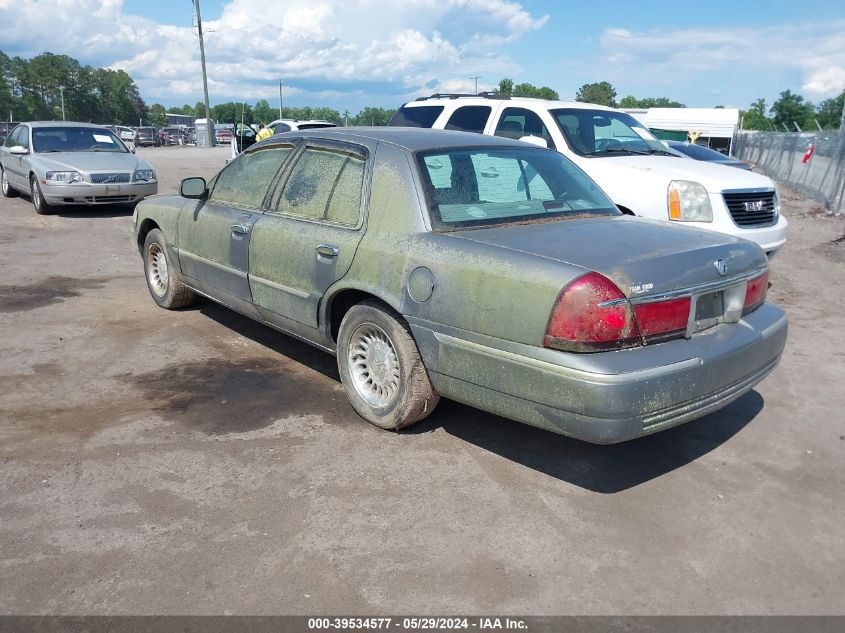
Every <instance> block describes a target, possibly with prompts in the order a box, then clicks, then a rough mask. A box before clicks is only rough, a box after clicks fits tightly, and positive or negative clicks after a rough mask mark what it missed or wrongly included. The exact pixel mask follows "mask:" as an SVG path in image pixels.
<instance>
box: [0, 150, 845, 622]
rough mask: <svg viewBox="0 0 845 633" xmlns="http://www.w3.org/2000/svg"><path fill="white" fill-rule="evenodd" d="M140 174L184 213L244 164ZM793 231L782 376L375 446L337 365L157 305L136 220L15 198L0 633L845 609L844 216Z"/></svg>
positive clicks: (219, 316) (205, 313) (463, 422)
mask: <svg viewBox="0 0 845 633" xmlns="http://www.w3.org/2000/svg"><path fill="white" fill-rule="evenodd" d="M139 154H140V155H142V156H144V157H146V158H148V159H149V160H150V161H151V162H152V163H153V165H154V166H155V167H156V169H157V170H158V173H159V174H160V175H161V177H162V183H161V185H160V187H161V191H162V192H166V191H173V190H175V189H176V187H177V186H178V181H179V179H180V178H182V177H184V176H186V175H189V174H198V175H205V176H207V177H208V176H211V175H213V174H214V173H215V172H216V170H217V169H219V168H220V167H221V166H222V165H223V164H224V162H225V159H226V158H227V157H228V149H226V148H217V149H196V148H161V149H141V150H139ZM784 209H785V211H784V212H785V215H787V216H788V218H789V220H790V222H791V226H790V232H789V242H788V243H787V245H786V247H785V248H784V249H783V251H782V253H781V254H779V255H778V256H777V257H776V258H775V259H774V260H773V262H772V274H771V280H772V283H773V284H774V286H773V288H772V290H771V292H770V295H769V296H770V298H771V299H772V300H773V301H775V302H776V303H778V304H780V305H781V306H783V307H784V308H785V309H786V311H787V312H788V315H789V319H790V338H789V342H788V345H787V349H786V352H785V355H784V357H783V361H782V363H781V364H780V366H779V367H778V369H777V370H776V371H775V372H774V373H773V374H772V375H771V376H770V377H768V378H767V379H766V380H765V381H764V382H763V383H761V384H760V385H759V386H758V387H757V389H755V390H754V391H752V392H750V393H749V394H747V395H746V396H744V397H743V398H741V399H740V400H738V401H737V402H735V403H734V404H732V405H730V406H729V407H727V408H726V409H724V410H722V411H720V412H718V413H715V414H713V415H710V416H707V417H706V418H703V419H701V420H698V421H696V422H693V423H690V424H687V425H685V426H683V427H680V428H676V429H673V430H670V431H666V432H663V433H660V434H658V435H655V436H651V437H648V438H644V439H641V440H637V441H634V442H629V443H626V444H622V445H616V446H604V447H603V446H593V445H589V444H585V443H582V442H578V441H575V440H570V439H567V438H564V437H561V436H557V435H553V434H550V433H546V432H544V431H540V430H537V429H532V428H530V427H527V426H524V425H520V424H518V423H515V422H511V421H508V420H505V419H502V418H498V417H495V416H492V415H489V414H487V413H483V412H481V411H478V410H475V409H472V408H470V407H466V406H463V405H459V404H456V403H453V402H448V401H443V402H441V404H440V407H439V408H438V409H437V411H436V412H435V413H434V414H433V415H432V416H431V417H430V418H429V419H427V420H426V421H425V422H424V423H422V424H420V425H418V426H416V427H413V428H412V429H411V430H409V431H407V432H403V433H399V434H397V433H388V432H383V431H379V430H377V429H375V428H373V427H372V426H370V425H368V424H367V423H365V422H364V421H362V420H361V419H360V418H359V417H358V416H357V415H356V414H355V413H354V412H353V410H352V408H351V407H350V405H349V404H348V403H347V401H346V398H345V396H344V394H343V390H342V388H341V386H340V384H339V382H338V374H337V370H336V366H335V364H334V359H333V358H331V357H330V356H328V355H324V354H322V353H321V352H318V351H316V350H313V349H311V348H310V347H308V346H306V345H304V344H301V343H298V342H296V341H294V340H292V339H290V338H288V337H285V336H283V335H281V334H278V333H276V332H274V331H272V330H270V329H267V328H265V327H263V326H261V325H258V324H256V323H254V322H252V321H250V320H248V319H246V318H244V317H241V316H239V315H237V314H235V313H233V312H230V311H228V310H226V309H223V308H220V307H217V306H216V305H214V304H212V303H210V302H203V303H200V304H198V305H197V306H196V307H194V308H191V309H187V310H184V311H179V312H167V311H165V310H161V309H159V308H157V307H156V306H155V304H154V303H153V302H152V300H151V299H150V297H149V295H148V293H147V289H146V286H145V284H144V277H143V272H142V265H141V260H140V257H139V256H138V254H137V252H135V251H133V250H132V248H131V246H130V243H129V225H130V214H129V213H127V212H125V211H122V210H119V209H96V210H93V211H92V210H87V209H68V210H63V211H61V212H60V213H58V214H56V215H52V216H37V215H36V214H35V213H34V211H33V209H32V205H31V204H30V203H29V201H28V200H27V199H26V198H18V199H8V200H7V199H0V218H2V228H3V230H2V232H0V267H2V268H0V269H1V270H2V271H3V279H2V282H0V283H1V284H2V285H0V328H2V332H3V336H2V338H0V481H2V487H0V613H5V614H55V613H61V614H152V613H164V614H216V613H237V614H243V613H249V614H277V613H278V614H283V613H288V614H312V613H324V614H325V613H345V614H375V613H415V612H416V613H445V614H452V613H476V614H477V613H489V612H497V613H511V614H655V613H672V614H845V601H843V592H842V588H843V587H845V530H843V529H842V526H843V524H845V468H843V464H845V415H843V408H845V388H843V380H844V379H845V362H844V361H845V342H843V337H842V336H841V324H840V313H841V310H842V307H843V300H842V296H843V290H845V288H843V279H845V240H843V234H844V233H845V218H842V217H833V216H828V215H825V214H824V213H823V212H822V211H821V210H820V209H819V208H818V207H817V206H816V205H815V204H814V203H812V202H810V201H807V200H805V199H802V198H800V197H798V196H797V195H795V194H793V193H791V192H789V191H787V192H786V200H785V204H784Z"/></svg>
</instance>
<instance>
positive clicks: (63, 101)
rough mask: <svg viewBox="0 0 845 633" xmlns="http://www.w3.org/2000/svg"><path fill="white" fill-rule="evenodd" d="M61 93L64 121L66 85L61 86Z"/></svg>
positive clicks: (63, 119) (63, 118) (63, 117)
mask: <svg viewBox="0 0 845 633" xmlns="http://www.w3.org/2000/svg"><path fill="white" fill-rule="evenodd" d="M59 94H60V95H62V121H65V120H66V119H65V87H64V86H59Z"/></svg>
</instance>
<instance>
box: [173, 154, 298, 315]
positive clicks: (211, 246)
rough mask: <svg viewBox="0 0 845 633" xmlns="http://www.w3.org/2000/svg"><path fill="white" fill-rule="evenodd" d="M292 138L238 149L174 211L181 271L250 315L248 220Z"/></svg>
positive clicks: (258, 207)
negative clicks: (196, 195) (195, 197)
mask: <svg viewBox="0 0 845 633" xmlns="http://www.w3.org/2000/svg"><path fill="white" fill-rule="evenodd" d="M293 149H294V146H293V144H288V145H275V146H271V147H266V148H262V149H261V150H259V151H255V152H247V153H245V154H241V155H240V156H238V157H237V158H236V159H235V160H233V161H232V162H231V163H229V164H228V165H227V166H226V167H225V168H224V169H223V170H222V171H221V172H220V173H219V174H217V176H216V177H215V179H214V180H213V182H212V183H210V185H209V190H210V193H209V196H208V199H207V200H205V201H202V200H199V201H197V203H196V204H195V205H190V204H188V205H186V206H185V207H184V208H183V209H182V211H181V213H180V215H179V231H178V248H179V264H180V266H181V268H182V273H183V274H184V275H185V276H186V277H190V278H191V280H192V283H194V284H196V287H197V289H198V290H200V291H202V292H205V293H207V294H209V295H211V296H212V297H214V298H215V299H217V300H219V301H221V302H222V303H224V304H226V305H229V306H231V307H234V308H236V309H238V310H241V311H242V312H245V313H247V314H250V315H255V314H256V310H255V308H254V307H253V305H252V294H251V292H250V288H249V280H248V272H249V243H250V234H251V231H252V228H253V225H254V224H255V222H256V221H257V220H258V218H259V217H261V213H262V210H261V207H262V205H263V203H264V200H265V198H266V196H267V192H268V191H269V189H270V186H271V184H272V183H273V181H274V179H275V177H276V174H277V173H278V172H279V170H280V169H281V166H282V165H283V164H284V162H285V160H286V159H287V157H288V156H289V155H290V154H291V153H292V152H293Z"/></svg>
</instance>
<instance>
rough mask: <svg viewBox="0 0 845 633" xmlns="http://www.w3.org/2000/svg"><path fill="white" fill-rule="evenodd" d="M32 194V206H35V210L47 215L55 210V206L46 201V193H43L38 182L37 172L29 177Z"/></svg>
mask: <svg viewBox="0 0 845 633" xmlns="http://www.w3.org/2000/svg"><path fill="white" fill-rule="evenodd" d="M29 188H30V194H31V195H32V206H33V207H35V212H36V213H37V214H39V215H47V214H48V213H52V212H53V207H51V206H50V205H49V204H47V203H46V202H45V201H44V194H43V193H41V185H39V184H38V178H36V177H35V174H32V175H30V177H29Z"/></svg>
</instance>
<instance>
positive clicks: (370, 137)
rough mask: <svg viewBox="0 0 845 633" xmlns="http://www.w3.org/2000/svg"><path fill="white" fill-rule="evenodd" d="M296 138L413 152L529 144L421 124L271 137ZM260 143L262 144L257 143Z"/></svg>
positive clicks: (321, 129)
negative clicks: (387, 145)
mask: <svg viewBox="0 0 845 633" xmlns="http://www.w3.org/2000/svg"><path fill="white" fill-rule="evenodd" d="M287 137H292V138H302V137H308V138H315V137H316V138H322V139H329V140H335V141H348V142H356V141H357V142H359V143H366V144H372V143H373V142H382V143H390V144H391V145H396V146H397V147H401V148H403V149H406V150H408V151H411V152H417V151H422V150H429V149H440V148H448V147H468V146H472V147H478V146H486V145H491V146H494V147H495V146H511V147H513V146H516V147H525V146H526V143H522V142H520V141H516V140H514V139H509V138H503V137H501V136H487V135H482V134H476V133H475V132H459V131H456V130H432V129H430V128H419V127H386V126H380V127H329V128H317V129H311V130H299V131H295V132H282V133H281V134H275V135H273V136H271V137H270V138H269V139H267V141H263V142H262V143H260V144H261V145H263V144H264V143H267V142H268V141H270V140H271V139H274V140H276V141H282V140H284V139H285V138H287ZM257 145H258V144H257Z"/></svg>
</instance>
